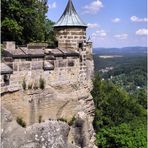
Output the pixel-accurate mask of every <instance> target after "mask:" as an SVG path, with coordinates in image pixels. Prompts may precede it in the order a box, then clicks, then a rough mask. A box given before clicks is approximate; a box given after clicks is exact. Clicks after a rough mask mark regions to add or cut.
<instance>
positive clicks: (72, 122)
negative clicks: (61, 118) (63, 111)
mask: <svg viewBox="0 0 148 148" xmlns="http://www.w3.org/2000/svg"><path fill="white" fill-rule="evenodd" d="M75 121H76V118H75V116H73V117H72V119H71V120H70V121H69V122H68V125H69V126H72V125H73V124H74V123H75Z"/></svg>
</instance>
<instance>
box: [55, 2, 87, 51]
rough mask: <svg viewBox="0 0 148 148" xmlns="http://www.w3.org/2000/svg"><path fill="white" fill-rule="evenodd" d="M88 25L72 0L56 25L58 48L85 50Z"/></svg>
mask: <svg viewBox="0 0 148 148" xmlns="http://www.w3.org/2000/svg"><path fill="white" fill-rule="evenodd" d="M86 28H87V25H86V24H85V23H84V22H83V21H82V20H81V18H80V17H79V15H78V14H77V12H76V10H75V8H74V5H73V3H72V0H69V1H68V4H67V6H66V8H65V10H64V12H63V14H62V16H61V17H60V19H59V20H58V22H57V23H56V24H55V25H54V32H55V36H56V39H57V42H58V48H65V49H73V50H79V49H82V50H85V42H86Z"/></svg>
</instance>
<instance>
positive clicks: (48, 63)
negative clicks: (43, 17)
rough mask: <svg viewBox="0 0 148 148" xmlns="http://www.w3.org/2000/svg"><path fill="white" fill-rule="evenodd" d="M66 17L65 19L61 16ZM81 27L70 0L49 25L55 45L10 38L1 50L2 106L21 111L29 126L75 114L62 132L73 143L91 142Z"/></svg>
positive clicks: (88, 61) (86, 43) (90, 147)
mask: <svg viewBox="0 0 148 148" xmlns="http://www.w3.org/2000/svg"><path fill="white" fill-rule="evenodd" d="M70 14H73V15H70ZM72 16H73V18H71V17H72ZM63 18H64V19H63ZM65 19H67V21H63V20H65ZM69 20H73V21H70V22H69ZM74 20H75V21H74ZM65 22H67V23H71V22H73V25H72V26H69V24H68V25H66V26H65ZM77 23H78V24H77ZM62 24H63V25H62ZM86 28H87V26H86V25H85V24H84V23H83V22H82V21H81V20H80V19H79V16H78V15H77V13H76V11H75V9H74V6H73V4H72V1H71V0H69V2H68V4H67V7H66V9H65V12H64V13H63V16H62V17H61V18H60V20H59V21H58V23H57V25H55V26H54V32H55V37H56V39H57V47H56V48H54V49H53V48H49V47H48V46H47V45H46V44H35V43H34V44H28V45H27V46H16V45H15V42H5V43H4V50H3V53H2V54H3V56H2V65H1V77H0V80H1V102H2V106H3V107H4V108H5V109H6V110H9V111H10V112H11V114H12V116H13V117H14V119H13V120H16V119H17V118H18V117H19V118H20V117H21V118H22V119H23V121H25V123H26V125H27V126H28V128H30V127H32V126H33V125H34V124H35V123H40V122H41V126H42V124H43V123H44V122H48V121H49V120H60V119H64V120H67V121H68V122H70V121H72V119H73V118H75V121H74V123H73V124H72V125H70V126H69V128H70V129H69V132H68V135H67V139H68V143H70V144H71V145H72V147H73V148H80V147H83V148H96V147H95V132H94V129H93V126H92V123H93V119H94V110H95V106H94V102H93V98H92V96H91V93H90V92H91V90H92V76H93V71H94V63H93V58H92V42H91V41H90V40H87V39H86ZM41 82H42V84H41ZM43 84H44V86H43ZM41 85H42V87H41ZM12 123H13V122H12ZM51 123H52V122H51ZM4 126H5V124H4ZM67 126H68V125H67ZM12 128H13V126H12ZM19 130H20V129H19ZM6 131H7V129H6ZM16 135H17V134H16ZM3 137H5V133H4V135H3ZM11 140H12V141H13V137H12V138H11ZM13 143H15V142H13ZM13 143H12V144H13ZM47 143H48V142H47ZM5 144H6V145H7V142H6V143H5ZM9 144H10V143H9ZM10 145H11V144H10ZM74 145H75V146H74ZM6 148H7V147H6ZM16 148H17V147H16ZM27 148H29V147H27ZM33 148H36V147H33ZM57 148H58V147H57ZM68 148H71V147H68Z"/></svg>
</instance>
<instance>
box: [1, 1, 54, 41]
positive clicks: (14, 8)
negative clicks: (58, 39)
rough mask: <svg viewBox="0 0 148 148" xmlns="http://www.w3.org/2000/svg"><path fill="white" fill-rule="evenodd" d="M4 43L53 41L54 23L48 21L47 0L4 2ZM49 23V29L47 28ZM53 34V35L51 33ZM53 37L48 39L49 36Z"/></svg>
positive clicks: (2, 2)
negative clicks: (11, 41) (10, 41)
mask: <svg viewBox="0 0 148 148" xmlns="http://www.w3.org/2000/svg"><path fill="white" fill-rule="evenodd" d="M1 6H2V17H1V22H2V23H1V24H2V26H1V31H2V42H3V41H7V40H13V41H16V43H17V44H26V43H29V42H46V41H49V39H50V40H51V42H52V40H53V37H52V35H53V31H52V30H51V28H52V25H53V22H52V21H50V20H48V19H47V17H46V13H47V11H48V7H47V1H45V0H25V1H24V0H7V1H6V0H2V1H1ZM47 22H48V27H49V28H47V26H46V25H47ZM51 32H52V33H51ZM49 33H51V36H49V37H48V38H47V35H48V34H49Z"/></svg>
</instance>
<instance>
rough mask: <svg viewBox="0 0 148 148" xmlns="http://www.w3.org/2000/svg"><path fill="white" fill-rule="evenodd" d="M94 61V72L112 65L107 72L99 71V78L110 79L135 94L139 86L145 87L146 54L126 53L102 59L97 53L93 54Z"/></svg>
mask: <svg viewBox="0 0 148 148" xmlns="http://www.w3.org/2000/svg"><path fill="white" fill-rule="evenodd" d="M139 50H140V49H139ZM94 61H95V71H96V72H98V71H99V70H101V69H105V68H106V67H113V69H112V70H110V71H108V72H104V73H103V72H99V73H100V76H101V78H104V79H110V80H111V81H112V82H113V83H114V84H115V85H117V86H118V87H120V88H122V89H125V90H126V91H127V92H129V93H131V94H135V93H136V92H137V90H138V89H139V88H140V89H146V85H147V84H146V82H147V57H146V55H144V54H143V55H139V56H137V55H130V56H129V55H126V56H123V57H115V58H109V59H103V58H100V57H99V55H94Z"/></svg>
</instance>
